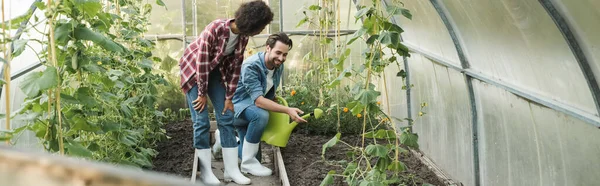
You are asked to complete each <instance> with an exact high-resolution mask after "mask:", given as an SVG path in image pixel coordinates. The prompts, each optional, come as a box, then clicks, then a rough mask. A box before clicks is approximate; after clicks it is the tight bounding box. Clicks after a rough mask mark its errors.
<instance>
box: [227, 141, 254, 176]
mask: <svg viewBox="0 0 600 186" xmlns="http://www.w3.org/2000/svg"><path fill="white" fill-rule="evenodd" d="M223 165H224V167H225V170H224V171H223V179H224V180H225V181H232V180H233V181H234V182H235V183H237V184H240V185H248V184H250V182H251V180H250V179H249V178H247V177H246V176H244V175H243V174H242V173H241V172H240V169H239V168H238V148H237V147H233V148H223Z"/></svg>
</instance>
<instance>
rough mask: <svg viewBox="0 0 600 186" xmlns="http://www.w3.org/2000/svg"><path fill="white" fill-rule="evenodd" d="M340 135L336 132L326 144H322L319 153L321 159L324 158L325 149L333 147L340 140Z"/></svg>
mask: <svg viewBox="0 0 600 186" xmlns="http://www.w3.org/2000/svg"><path fill="white" fill-rule="evenodd" d="M341 135H342V133H339V132H338V133H337V134H336V135H335V136H334V137H333V138H331V139H330V140H329V141H327V143H325V144H323V151H322V152H321V156H322V157H323V158H325V151H326V150H327V148H329V147H333V146H334V145H335V144H337V142H338V141H339V140H340V136H341Z"/></svg>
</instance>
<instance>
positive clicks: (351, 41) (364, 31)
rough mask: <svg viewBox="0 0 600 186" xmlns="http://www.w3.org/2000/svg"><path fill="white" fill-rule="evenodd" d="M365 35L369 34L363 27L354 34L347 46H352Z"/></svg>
mask: <svg viewBox="0 0 600 186" xmlns="http://www.w3.org/2000/svg"><path fill="white" fill-rule="evenodd" d="M365 33H367V29H365V28H363V27H361V28H360V29H358V30H357V31H356V32H354V34H352V38H350V40H348V42H347V43H346V44H347V45H350V44H352V43H353V42H354V41H355V40H356V39H358V38H360V37H362V36H363V35H365Z"/></svg>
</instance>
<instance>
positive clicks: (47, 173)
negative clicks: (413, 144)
mask: <svg viewBox="0 0 600 186" xmlns="http://www.w3.org/2000/svg"><path fill="white" fill-rule="evenodd" d="M0 180H2V181H0V185H11V186H29V185H39V186H79V185H86V186H134V185H135V186H159V185H182V186H185V185H196V184H192V183H189V181H185V179H183V178H179V177H175V176H169V175H166V174H161V173H157V172H152V171H142V170H139V169H137V168H132V167H125V166H116V165H114V164H108V163H100V162H92V161H89V160H84V159H79V158H73V157H66V156H58V155H54V154H49V153H41V152H37V151H26V150H23V149H16V148H13V147H8V146H4V145H0Z"/></svg>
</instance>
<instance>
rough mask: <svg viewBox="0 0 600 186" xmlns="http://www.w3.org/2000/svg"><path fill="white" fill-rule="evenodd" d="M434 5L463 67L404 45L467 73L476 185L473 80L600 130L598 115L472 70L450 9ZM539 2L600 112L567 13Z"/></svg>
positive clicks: (434, 0)
mask: <svg viewBox="0 0 600 186" xmlns="http://www.w3.org/2000/svg"><path fill="white" fill-rule="evenodd" d="M430 2H431V4H432V5H433V7H434V8H435V9H436V11H437V12H438V14H439V16H440V18H441V19H442V21H443V23H444V25H445V26H446V28H447V29H448V32H449V34H450V36H451V38H452V40H453V42H454V45H455V47H456V49H457V54H458V57H459V59H460V64H461V65H460V66H457V65H455V64H454V63H452V61H451V60H448V59H445V58H444V57H441V56H438V55H435V54H432V53H431V52H428V51H425V50H423V49H420V48H418V47H417V46H414V45H412V44H410V43H404V44H405V45H406V46H407V47H408V48H409V49H410V51H411V52H415V53H419V54H421V55H423V56H424V57H426V58H428V59H430V60H432V61H433V62H434V63H437V64H440V65H442V66H446V67H449V68H451V69H454V70H456V71H458V72H461V73H463V74H465V79H466V83H467V86H468V91H469V97H470V102H471V106H472V113H473V118H472V119H473V121H472V122H473V123H472V125H473V128H472V131H473V148H474V152H473V155H474V168H475V170H474V174H475V175H474V176H475V184H476V185H481V178H480V174H481V172H480V169H479V150H478V149H479V148H478V146H479V145H478V129H477V126H478V121H477V109H476V103H475V96H474V88H473V82H472V81H473V79H476V80H480V81H482V82H485V83H487V84H491V85H494V86H496V87H499V88H501V89H504V90H505V91H508V92H511V93H513V94H515V95H516V96H518V97H521V98H524V99H526V100H527V101H530V102H534V103H537V104H540V105H543V106H546V107H548V108H550V109H553V110H555V111H558V112H562V113H564V114H567V115H570V116H572V117H574V118H577V119H580V120H582V121H584V122H586V123H588V124H591V125H593V126H595V127H600V118H599V117H598V116H597V115H594V114H591V113H589V112H586V111H583V110H581V109H578V108H575V107H572V106H569V105H567V104H564V103H561V102H557V101H554V100H551V99H548V98H545V97H543V96H540V95H538V94H535V93H532V92H530V91H527V90H523V89H520V88H518V87H517V86H514V85H512V84H508V83H505V82H502V81H499V80H497V79H495V78H491V77H489V76H487V75H484V74H482V73H479V72H476V71H473V70H471V69H470V68H469V67H470V64H469V63H468V59H467V57H466V55H465V54H464V53H463V52H464V51H463V49H462V44H461V43H460V39H459V36H458V34H457V32H456V30H455V27H456V25H455V24H454V23H453V22H452V20H451V17H449V16H448V15H449V13H448V12H447V9H446V8H445V6H444V4H443V3H442V2H441V1H440V0H430ZM539 2H540V4H541V5H542V6H543V7H544V9H545V10H546V11H547V12H548V14H549V15H550V17H551V18H552V19H553V21H554V22H555V24H556V26H557V27H558V29H559V30H560V32H561V34H562V35H563V37H564V38H565V40H566V41H567V44H568V45H569V47H570V49H571V50H572V52H573V55H574V56H575V58H576V60H577V62H578V64H579V66H580V68H581V70H582V73H583V74H584V77H585V79H586V82H587V83H588V86H589V87H590V91H591V93H592V97H593V99H594V102H595V105H596V107H597V108H596V109H597V110H598V112H599V113H600V88H599V86H598V82H597V80H596V77H595V76H594V75H595V74H594V73H593V71H592V70H591V68H590V64H589V62H588V60H587V58H586V55H585V53H584V52H583V50H582V49H581V47H580V45H579V41H578V40H577V39H576V38H577V37H575V36H576V33H574V32H573V31H571V28H570V24H569V22H568V21H566V20H565V19H564V17H563V15H561V13H563V12H560V11H558V10H557V9H556V8H555V5H554V4H552V2H551V1H550V0H539Z"/></svg>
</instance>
